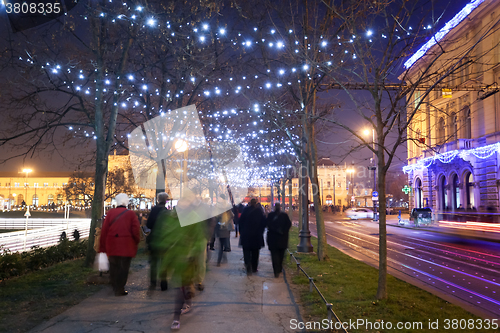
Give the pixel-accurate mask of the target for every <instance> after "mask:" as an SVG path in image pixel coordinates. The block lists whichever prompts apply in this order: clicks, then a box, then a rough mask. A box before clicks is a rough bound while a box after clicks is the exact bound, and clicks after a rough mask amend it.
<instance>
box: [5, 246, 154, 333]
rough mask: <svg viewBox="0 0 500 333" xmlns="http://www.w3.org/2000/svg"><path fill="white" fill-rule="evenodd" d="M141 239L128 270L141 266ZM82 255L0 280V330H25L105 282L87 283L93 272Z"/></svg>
mask: <svg viewBox="0 0 500 333" xmlns="http://www.w3.org/2000/svg"><path fill="white" fill-rule="evenodd" d="M144 248H145V245H144V241H142V242H141V243H140V245H139V250H138V251H137V256H136V257H135V258H134V259H133V260H132V264H131V267H130V271H131V273H132V272H135V271H138V270H140V269H144V263H147V259H148V254H147V252H146V251H145V249H144ZM83 262H84V259H83V258H82V259H77V260H72V261H66V262H63V263H60V264H56V265H54V266H51V267H47V268H44V269H41V270H39V271H36V272H32V273H28V274H26V275H23V276H20V277H17V278H12V279H9V280H5V281H2V282H0V332H9V333H10V332H27V331H29V330H30V329H32V328H33V327H35V326H37V325H39V324H41V323H42V322H43V321H45V320H48V319H50V318H52V317H55V316H57V315H58V314H60V313H62V312H64V311H65V310H67V309H68V308H70V307H72V306H74V305H76V304H78V303H80V302H81V301H83V300H84V299H85V298H87V297H89V296H91V295H93V294H95V293H96V292H98V291H99V290H101V289H102V288H103V287H104V286H105V285H102V284H100V285H94V284H88V283H87V282H86V281H87V278H88V277H89V276H90V275H96V274H97V273H96V272H95V271H93V270H92V269H91V268H88V267H84V266H83Z"/></svg>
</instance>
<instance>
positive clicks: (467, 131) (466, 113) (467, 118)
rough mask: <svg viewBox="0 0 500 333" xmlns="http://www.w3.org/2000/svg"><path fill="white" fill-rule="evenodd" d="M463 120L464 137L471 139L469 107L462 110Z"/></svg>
mask: <svg viewBox="0 0 500 333" xmlns="http://www.w3.org/2000/svg"><path fill="white" fill-rule="evenodd" d="M464 118H465V119H464V120H465V135H464V137H465V138H466V139H472V122H471V116H470V107H469V106H466V107H465V110H464Z"/></svg>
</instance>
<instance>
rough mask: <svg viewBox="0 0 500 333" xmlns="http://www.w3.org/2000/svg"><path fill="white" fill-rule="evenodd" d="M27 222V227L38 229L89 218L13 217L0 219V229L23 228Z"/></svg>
mask: <svg viewBox="0 0 500 333" xmlns="http://www.w3.org/2000/svg"><path fill="white" fill-rule="evenodd" d="M26 223H28V229H38V228H46V227H54V226H60V225H65V224H68V223H88V224H89V225H90V219H38V218H29V219H28V220H27V221H26V218H15V219H0V229H13V230H15V229H25V228H26Z"/></svg>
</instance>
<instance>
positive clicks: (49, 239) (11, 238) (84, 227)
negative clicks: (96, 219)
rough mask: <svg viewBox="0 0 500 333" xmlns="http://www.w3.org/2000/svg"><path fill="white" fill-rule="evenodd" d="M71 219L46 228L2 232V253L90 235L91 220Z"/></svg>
mask: <svg viewBox="0 0 500 333" xmlns="http://www.w3.org/2000/svg"><path fill="white" fill-rule="evenodd" d="M70 221H71V222H70V223H61V224H59V225H56V226H51V227H46V228H36V229H30V230H27V231H26V230H23V231H14V232H6V233H2V234H0V254H3V252H4V251H10V252H18V251H21V252H22V251H31V248H32V247H33V246H39V247H48V246H52V245H56V244H57V243H59V241H60V240H61V239H63V238H68V239H69V240H75V239H76V238H88V237H89V231H90V220H89V221H88V222H87V221H86V222H77V223H75V222H73V220H70ZM9 229H14V228H9ZM75 236H76V237H75Z"/></svg>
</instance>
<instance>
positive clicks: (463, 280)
mask: <svg viewBox="0 0 500 333" xmlns="http://www.w3.org/2000/svg"><path fill="white" fill-rule="evenodd" d="M309 225H310V230H311V234H312V235H314V236H316V225H315V220H314V216H312V217H311V221H310V224H309ZM325 227H326V233H327V241H328V244H330V245H332V246H335V247H336V248H338V249H339V250H341V251H343V252H344V253H346V254H348V255H350V256H352V257H354V258H356V259H358V260H361V261H364V262H366V263H368V264H370V265H372V266H374V267H378V223H376V222H373V221H371V220H360V221H351V220H349V219H346V218H343V217H342V216H340V215H337V216H335V215H331V214H326V215H325ZM313 245H315V244H313ZM387 253H388V272H389V274H391V275H393V276H395V277H397V278H399V279H402V280H404V281H406V282H409V283H411V284H413V285H416V286H417V287H419V288H422V289H425V290H427V291H429V292H431V293H433V294H435V295H437V296H439V297H441V298H443V299H445V300H447V301H449V302H451V303H454V304H457V305H459V306H461V307H463V308H464V309H466V310H468V311H470V312H472V313H474V314H476V315H479V316H482V317H487V318H499V317H500V283H499V282H500V243H497V242H493V241H487V240H478V239H470V238H463V237H460V236H459V235H454V234H443V233H437V232H433V231H427V230H423V229H413V228H403V227H398V226H395V225H391V224H388V225H387Z"/></svg>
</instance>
